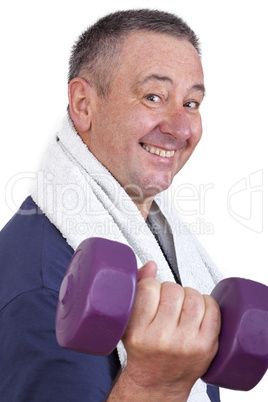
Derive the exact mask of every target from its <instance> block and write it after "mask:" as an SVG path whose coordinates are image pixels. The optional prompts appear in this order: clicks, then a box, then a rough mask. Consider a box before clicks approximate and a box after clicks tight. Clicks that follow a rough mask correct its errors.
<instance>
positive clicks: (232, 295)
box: [202, 278, 268, 391]
mask: <svg viewBox="0 0 268 402" xmlns="http://www.w3.org/2000/svg"><path fill="white" fill-rule="evenodd" d="M211 296H213V297H214V299H215V300H216V301H217V302H218V304H219V306H220V310H221V333H220V338H219V349H218V352H217V355H216V357H215V358H214V360H213V361H212V363H211V365H210V367H209V369H208V371H207V372H206V374H205V375H204V376H203V377H202V379H203V380H204V381H205V382H206V383H209V384H213V385H218V386H220V387H224V388H230V389H236V390H242V391H248V390H250V389H252V388H254V387H255V385H257V384H258V382H259V381H260V380H261V379H262V377H263V376H264V374H265V373H266V370H267V368H268V287H267V286H265V285H263V284H261V283H258V282H254V281H251V280H247V279H242V278H228V279H224V280H222V281H221V282H219V283H218V285H217V286H216V287H215V288H214V290H213V291H212V293H211Z"/></svg>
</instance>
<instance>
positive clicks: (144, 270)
mask: <svg viewBox="0 0 268 402" xmlns="http://www.w3.org/2000/svg"><path fill="white" fill-rule="evenodd" d="M156 272H157V265H156V263H155V262H154V261H148V262H147V263H146V264H145V265H143V267H141V268H140V269H139V270H138V281H140V280H141V279H143V278H154V277H155V275H156Z"/></svg>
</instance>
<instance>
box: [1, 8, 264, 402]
mask: <svg viewBox="0 0 268 402" xmlns="http://www.w3.org/2000/svg"><path fill="white" fill-rule="evenodd" d="M3 3H4V2H2V3H1V6H0V41H1V62H0V77H1V96H0V113H1V147H0V171H1V175H0V211H1V213H0V228H2V227H3V226H4V224H5V223H6V222H7V220H8V219H9V218H10V217H11V216H12V214H13V213H14V212H15V210H16V208H17V207H18V206H19V205H20V203H21V202H22V201H23V199H24V198H25V196H27V195H28V185H29V184H30V179H25V178H24V177H27V176H28V177H29V176H30V175H32V174H33V172H34V171H35V170H36V168H37V166H38V161H39V159H40V155H41V154H42V152H43V150H44V148H45V146H46V143H47V140H48V138H49V137H50V136H51V135H52V134H53V132H54V131H55V129H57V128H58V127H59V125H60V123H61V120H62V117H63V115H64V113H65V109H66V106H67V85H66V80H67V71H68V57H69V52H70V48H71V46H72V44H73V42H74V40H75V39H76V38H77V36H78V35H79V34H80V33H81V32H82V30H84V29H85V28H86V27H87V26H88V25H90V24H91V23H92V22H94V21H95V20H96V19H97V18H99V17H101V16H102V15H104V14H107V13H108V12H111V11H116V10H118V9H125V8H141V7H147V8H158V9H162V10H165V11H171V12H174V13H176V14H178V15H180V16H181V17H182V18H184V19H185V20H186V21H187V22H188V23H189V24H190V26H191V27H192V28H193V29H194V30H195V31H196V33H197V35H198V36H199V37H200V39H201V43H202V53H203V56H202V60H203V66H204V71H205V82H206V87H207V96H206V99H205V101H204V104H203V106H202V109H201V111H202V114H203V126H204V133H203V138H202V141H201V143H200V145H199V146H198V149H197V150H196V151H195V153H194V155H193V156H192V158H191V160H190V161H189V162H188V164H187V165H186V167H185V168H184V169H183V170H182V172H181V173H180V174H179V175H178V177H177V178H176V181H175V183H174V188H175V189H176V188H178V186H181V187H180V188H181V191H180V192H179V193H178V192H177V193H176V197H177V198H176V203H177V204H178V207H179V210H180V211H181V212H182V215H183V218H184V219H185V220H186V222H187V223H188V224H189V225H190V227H191V229H192V230H193V231H194V232H195V233H196V234H197V235H198V236H199V238H200V240H201V241H202V242H203V244H204V245H205V246H206V248H207V250H208V251H209V253H210V254H211V256H212V258H213V259H214V260H215V262H216V263H217V265H218V266H219V268H220V269H221V270H222V272H223V274H224V275H225V276H242V277H246V278H250V279H254V280H257V281H260V282H263V283H266V284H268V274H267V272H268V271H267V265H268V257H267V252H266V251H267V231H268V227H267V223H268V222H267V206H266V205H267V185H266V178H267V174H268V173H267V172H268V160H267V156H266V154H267V141H266V137H267V135H268V130H267V116H268V114H267V105H268V100H267V96H268V79H267V71H268V57H267V39H268V28H267V7H266V2H265V0H255V1H254V2H253V1H247V0H244V1H242V0H236V1H234V0H232V1H230V0H226V1H224V2H218V1H214V0H202V1H200V0H191V1H189V2H186V1H180V0H177V1H176V2H174V1H173V0H166V1H164V2H163V1H158V0H154V1H150V0H143V1H138V0H135V1H133V0H129V1H128V3H127V4H128V6H126V2H125V1H119V0H114V1H113V2H111V3H110V5H107V3H106V2H102V1H99V2H91V1H89V0H87V1H83V0H75V1H68V0H65V1H62V0H60V1H57V0H53V1H52V0H47V1H46V2H36V1H33V0H24V1H23V2H22V1H20V0H15V1H10V2H5V5H3ZM27 172H28V173H27ZM29 172H30V173H29ZM250 177H251V182H250V180H249V179H250ZM246 185H247V188H246V187H245V186H246ZM250 185H251V186H252V187H250ZM176 186H177V187H176ZM233 186H235V187H233ZM202 189H203V190H202ZM239 189H242V190H243V191H240V192H239V191H238V190H239ZM230 191H231V192H230ZM182 196H188V201H187V202H186V201H185V199H183V198H182ZM230 209H231V210H232V211H230ZM208 232H209V233H208ZM267 395H268V376H267V374H266V376H265V377H264V379H263V380H262V382H261V383H260V384H259V385H258V386H257V387H256V388H255V389H254V390H252V391H250V392H247V393H245V392H234V391H226V390H223V391H222V401H223V402H224V401H226V402H232V401H235V402H240V401H241V402H242V401H243V402H246V401H251V402H252V401H254V400H256V401H266V400H267Z"/></svg>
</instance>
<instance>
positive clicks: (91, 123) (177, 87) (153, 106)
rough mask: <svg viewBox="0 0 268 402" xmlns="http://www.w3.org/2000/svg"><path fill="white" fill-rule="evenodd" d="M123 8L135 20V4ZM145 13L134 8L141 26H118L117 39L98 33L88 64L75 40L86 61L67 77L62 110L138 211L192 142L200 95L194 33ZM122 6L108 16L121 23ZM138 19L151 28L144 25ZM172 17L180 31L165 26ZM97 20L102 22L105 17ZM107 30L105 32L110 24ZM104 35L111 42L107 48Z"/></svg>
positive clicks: (162, 184) (179, 23)
mask: <svg viewBox="0 0 268 402" xmlns="http://www.w3.org/2000/svg"><path fill="white" fill-rule="evenodd" d="M131 13H133V19H134V17H135V20H137V17H138V15H139V11H133V12H130V11H129V12H123V13H122V14H123V16H125V17H126V15H128V18H129V19H131V15H132V14H131ZM150 13H151V12H150V11H147V10H145V11H141V19H142V20H143V23H142V24H141V23H140V24H137V25H138V26H141V25H142V26H143V28H142V29H134V23H133V21H132V23H131V24H132V30H130V29H128V30H127V28H126V27H125V28H124V29H125V32H124V35H123V36H121V37H120V40H119V42H116V41H115V39H113V41H112V40H111V37H110V38H109V41H108V40H107V41H106V40H105V39H104V37H103V38H102V39H101V40H100V43H101V45H100V46H102V47H103V49H105V51H104V52H102V54H101V55H99V56H96V60H95V62H94V63H93V64H90V63H89V62H88V59H87V57H86V56H85V47H84V46H82V48H83V49H84V50H83V52H84V56H83V57H84V59H85V60H87V62H84V63H83V62H81V63H80V65H81V66H82V67H81V68H80V70H77V72H76V73H75V72H74V73H73V75H70V80H71V81H70V83H69V100H70V102H69V110H70V115H71V118H72V120H73V122H74V125H75V128H76V130H77V132H78V133H79V135H80V136H81V138H82V140H83V141H84V142H85V144H86V145H87V146H88V148H89V150H90V151H91V152H92V153H93V154H94V155H95V156H96V158H97V159H98V160H99V161H100V162H101V163H102V164H103V165H104V166H106V167H107V169H108V170H109V171H110V172H111V173H112V174H113V176H114V177H115V178H116V179H117V180H118V182H119V183H120V184H121V185H122V186H123V187H124V188H125V190H126V191H127V193H128V194H129V195H130V196H131V197H132V199H133V201H134V202H135V203H136V204H137V206H138V208H139V209H140V210H141V212H142V213H143V215H144V216H146V214H147V212H148V208H149V207H150V205H151V202H152V200H153V198H154V196H155V195H156V194H157V193H159V192H161V191H163V190H165V189H166V188H168V187H169V185H170V184H171V182H172V180H173V178H174V176H175V175H176V174H177V173H178V171H179V170H180V169H181V168H182V167H183V165H184V164H185V163H186V161H187V160H188V159H189V157H190V156H191V154H192V152H193V150H194V148H195V146H196V145H197V143H198V142H199V139H200V138H201V134H202V124H201V117H200V114H199V105H200V103H201V102H202V99H203V96H204V81H203V70H202V66H201V61H200V57H199V48H198V44H197V39H196V37H195V35H194V34H193V32H192V31H191V30H190V28H188V27H187V26H186V25H185V23H184V22H182V21H181V20H179V19H177V18H176V17H174V16H170V15H169V14H166V13H160V12H155V11H153V12H152V17H151V18H150ZM122 14H120V13H119V14H118V13H116V14H115V15H114V18H115V20H116V21H117V23H118V24H119V20H120V24H122V25H123V27H124V23H123V20H124V18H123V17H122ZM161 15H162V16H163V19H164V21H165V24H164V26H165V31H163V29H164V28H163V27H162V30H161V29H160V25H161V24H160V22H159V26H158V24H156V20H155V18H156V17H157V21H160V20H161V18H160V17H161ZM145 16H146V18H145ZM112 19H113V16H109V17H107V20H108V21H110V20H112ZM145 19H147V22H148V24H151V25H152V26H153V27H154V29H149V28H147V29H146V28H145ZM168 20H169V21H170V24H171V25H172V27H171V26H169V24H168V22H167V21H168ZM102 21H105V19H103V20H102ZM176 23H177V31H179V27H183V29H182V30H181V34H180V35H179V34H178V33H177V34H176V35H175V34H174V33H173V32H174V29H175V28H174V26H175V25H176ZM109 24H111V22H110V23H109ZM109 24H108V25H109ZM113 24H114V26H115V25H116V24H115V21H113ZM125 24H126V26H128V25H129V23H127V21H125ZM131 24H130V25H131ZM101 25H102V26H103V29H104V30H105V23H103V22H102V23H101ZM96 26H97V25H96ZM96 26H95V27H96ZM107 29H108V28H107ZM114 29H115V30H116V26H115V27H114ZM97 31H98V30H97ZM109 31H110V35H111V33H112V32H113V30H112V29H111V28H110V29H109ZM171 31H172V33H170V32H171ZM98 34H99V33H98ZM99 36H101V35H100V34H99ZM82 39H83V35H82ZM84 40H85V39H83V41H84ZM85 41H86V40H85ZM108 43H110V44H111V43H113V45H111V49H112V52H111V49H110V47H109V46H110V45H108ZM77 46H78V47H79V42H78V44H77ZM82 48H81V53H83V52H82ZM95 53H98V50H96V51H95ZM75 54H77V56H76V57H77V58H78V59H79V60H80V61H81V60H82V59H83V58H82V59H81V58H80V57H78V53H76V52H75V51H74V52H73V55H72V58H73V59H74V57H75ZM89 65H90V68H89V69H88V68H87V66H89ZM104 72H106V73H105V74H104ZM101 77H103V81H102V80H101ZM107 77H108V79H107V80H106V78H107Z"/></svg>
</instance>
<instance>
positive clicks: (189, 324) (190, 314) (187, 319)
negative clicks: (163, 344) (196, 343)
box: [179, 288, 206, 337]
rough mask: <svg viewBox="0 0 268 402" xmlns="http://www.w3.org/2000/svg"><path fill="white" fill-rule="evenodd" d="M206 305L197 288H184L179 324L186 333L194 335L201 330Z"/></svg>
mask: <svg viewBox="0 0 268 402" xmlns="http://www.w3.org/2000/svg"><path fill="white" fill-rule="evenodd" d="M205 314H206V305H205V301H204V298H203V296H202V295H201V294H200V293H199V292H198V291H197V290H195V289H192V288H184V302H183V306H182V311H181V315H180V320H179V325H180V327H181V330H182V331H183V333H185V335H186V336H187V335H189V336H191V337H194V336H195V335H196V334H197V333H198V332H199V330H200V327H201V323H202V321H203V318H204V315H205Z"/></svg>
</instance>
